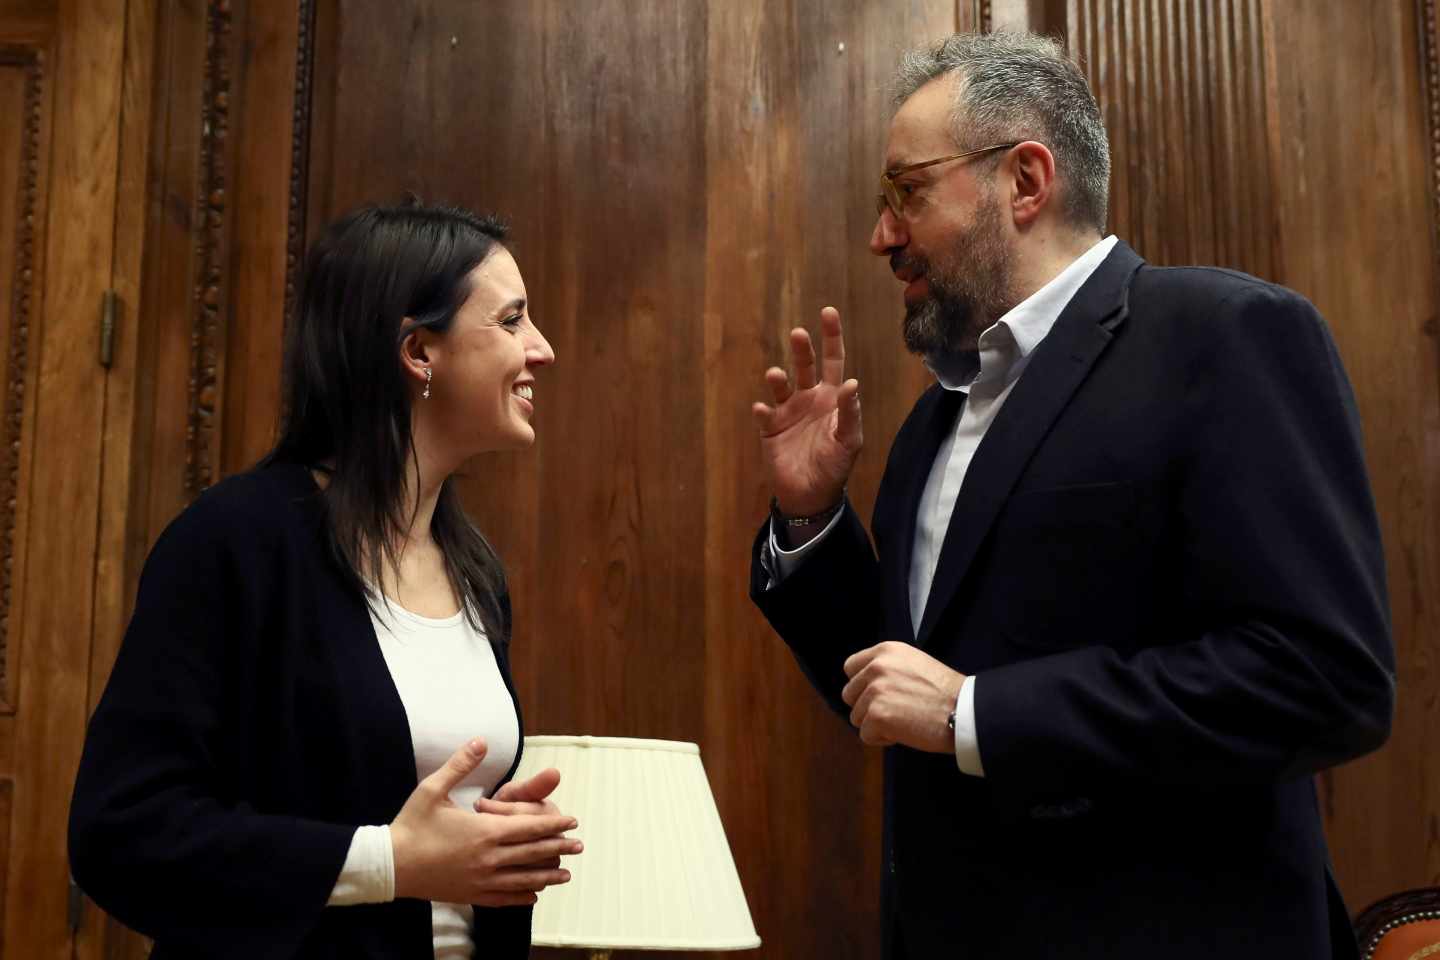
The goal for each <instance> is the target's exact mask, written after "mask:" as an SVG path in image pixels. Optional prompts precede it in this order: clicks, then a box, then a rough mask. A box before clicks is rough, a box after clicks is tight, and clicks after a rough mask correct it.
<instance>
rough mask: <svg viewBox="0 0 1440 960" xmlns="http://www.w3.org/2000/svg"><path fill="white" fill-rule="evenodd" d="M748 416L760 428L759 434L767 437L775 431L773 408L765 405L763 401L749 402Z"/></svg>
mask: <svg viewBox="0 0 1440 960" xmlns="http://www.w3.org/2000/svg"><path fill="white" fill-rule="evenodd" d="M750 416H751V417H753V418H754V419H755V426H756V427H757V428H759V430H760V436H762V437H768V436H770V435H772V434H773V433H774V432H775V408H774V407H767V406H766V405H765V404H763V403H759V402H756V403H752V404H750Z"/></svg>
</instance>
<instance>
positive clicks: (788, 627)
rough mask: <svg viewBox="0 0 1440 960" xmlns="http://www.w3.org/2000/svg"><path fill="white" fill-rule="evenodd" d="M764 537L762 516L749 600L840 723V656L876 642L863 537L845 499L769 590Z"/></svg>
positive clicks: (873, 567) (877, 608)
mask: <svg viewBox="0 0 1440 960" xmlns="http://www.w3.org/2000/svg"><path fill="white" fill-rule="evenodd" d="M769 536H770V522H769V521H768V520H767V521H766V522H765V523H764V524H762V525H761V527H760V531H759V533H757V534H756V537H755V544H754V547H753V548H752V550H751V558H750V599H751V600H753V601H754V602H755V605H756V606H758V607H759V608H760V612H761V613H763V614H764V615H765V618H766V619H767V620H769V621H770V625H771V626H772V627H774V629H775V632H776V633H778V634H779V635H780V636H781V638H782V639H783V640H784V641H785V643H786V645H788V646H789V647H790V650H791V652H793V653H794V654H795V659H796V660H798V661H799V663H800V668H801V669H802V670H803V671H804V673H805V676H806V677H807V678H809V680H810V683H811V684H812V685H813V686H814V687H815V689H816V690H818V691H819V693H820V695H821V696H822V697H823V698H824V699H825V702H826V703H827V704H828V705H829V706H830V708H831V709H832V710H834V711H835V712H836V713H838V714H840V716H842V717H845V718H846V720H847V722H848V719H849V716H850V708H849V707H847V706H846V705H845V701H843V700H841V699H840V691H841V690H843V689H844V688H845V683H846V677H845V671H844V669H843V667H844V664H845V661H846V660H847V659H848V658H849V657H850V655H851V654H853V653H857V652H859V651H860V650H864V649H866V648H867V647H870V646H873V645H874V644H875V643H877V642H879V639H880V629H881V622H882V620H881V605H880V569H879V564H878V563H877V562H876V560H875V553H874V551H873V550H872V549H871V547H870V539H869V537H867V536H866V535H865V528H864V527H863V526H862V525H861V523H860V520H859V518H858V517H857V516H856V515H855V509H854V507H853V506H851V505H850V504H849V503H848V502H847V503H846V505H845V510H844V511H843V513H842V514H841V517H840V520H839V521H838V522H837V523H836V525H835V528H834V529H833V530H831V531H830V533H829V534H827V535H826V537H825V539H824V541H823V542H821V543H819V544H816V545H815V547H814V548H813V549H811V550H809V551H808V552H807V553H806V555H805V562H804V563H802V564H800V565H799V566H798V567H797V568H796V569H795V570H794V571H792V572H791V573H790V574H789V575H788V576H786V577H785V579H784V580H782V581H781V582H779V583H778V584H776V585H775V586H773V587H771V586H770V585H769V584H770V579H771V578H770V573H769V571H767V570H766V569H765V565H764V551H765V550H766V549H767V547H768V540H769Z"/></svg>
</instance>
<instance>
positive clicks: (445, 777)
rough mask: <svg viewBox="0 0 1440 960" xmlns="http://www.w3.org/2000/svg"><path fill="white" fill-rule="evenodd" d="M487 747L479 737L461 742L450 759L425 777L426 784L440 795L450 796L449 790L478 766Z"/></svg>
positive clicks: (483, 757)
mask: <svg viewBox="0 0 1440 960" xmlns="http://www.w3.org/2000/svg"><path fill="white" fill-rule="evenodd" d="M488 749H489V748H488V747H487V746H486V745H485V741H484V739H482V738H481V737H476V738H475V739H473V740H471V741H469V742H467V743H463V744H461V745H460V748H459V749H458V750H456V751H455V752H454V753H452V754H450V759H448V760H446V761H445V762H444V763H443V764H441V765H440V769H439V770H436V771H435V772H434V773H432V774H430V776H428V777H426V778H425V783H426V785H427V786H428V787H430V788H431V789H433V790H435V791H437V792H438V793H439V794H440V796H441V797H448V796H450V791H452V790H454V789H455V788H456V787H458V786H459V785H460V781H461V780H464V779H465V778H466V777H468V776H469V775H470V773H471V771H473V770H474V769H475V768H476V767H478V766H480V761H482V760H484V759H485V753H486V751H487V750H488Z"/></svg>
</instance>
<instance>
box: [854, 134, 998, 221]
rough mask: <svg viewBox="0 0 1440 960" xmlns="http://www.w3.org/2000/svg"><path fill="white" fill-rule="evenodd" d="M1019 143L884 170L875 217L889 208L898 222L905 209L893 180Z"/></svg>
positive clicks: (897, 186) (881, 175)
mask: <svg viewBox="0 0 1440 960" xmlns="http://www.w3.org/2000/svg"><path fill="white" fill-rule="evenodd" d="M1019 144H1020V141H1018V140H1017V141H1015V142H1014V143H996V144H992V145H990V146H988V147H981V148H980V149H978V150H967V151H965V152H964V153H957V154H954V155H953V156H949V157H936V158H935V159H934V160H921V161H920V162H919V163H907V164H905V166H903V167H896V168H895V169H894V170H886V171H885V172H884V173H882V174H880V196H878V197H876V198H875V215H876V216H877V217H878V216H883V215H884V213H885V208H886V207H889V208H890V212H891V213H893V214H895V218H896V219H897V220H898V219H900V218H901V216H902V215H903V212H904V209H905V198H904V197H902V196H901V195H900V187H899V185H898V184H896V183H895V178H896V177H899V176H903V175H904V174H907V173H910V172H911V171H914V170H923V169H924V168H925V167H933V166H935V164H937V163H949V162H950V161H951V160H964V159H965V158H966V157H978V156H979V155H980V154H982V153H993V152H994V151H996V150H1009V149H1010V148H1011V147H1015V146H1018V145H1019Z"/></svg>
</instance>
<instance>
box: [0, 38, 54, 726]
mask: <svg viewBox="0 0 1440 960" xmlns="http://www.w3.org/2000/svg"><path fill="white" fill-rule="evenodd" d="M0 66H6V67H18V68H19V69H21V70H23V71H24V73H25V100H24V109H23V113H22V116H21V125H20V130H21V141H20V169H19V171H18V173H19V176H18V177H17V190H18V192H19V196H18V197H17V202H16V205H15V222H16V236H15V273H14V278H15V279H14V289H13V290H12V291H11V293H10V342H9V343H8V344H7V345H6V367H5V401H4V417H5V421H4V424H5V425H4V436H5V450H4V454H3V456H4V458H5V462H4V465H3V469H0V552H3V566H0V712H7V713H8V712H10V711H11V710H12V709H13V706H14V705H13V703H11V702H10V700H11V697H10V695H9V694H10V686H11V680H12V678H11V677H10V676H9V663H10V626H11V622H10V610H11V597H12V596H13V595H14V588H15V584H14V580H13V576H12V571H13V568H14V565H15V560H16V558H15V526H16V521H17V518H18V510H19V507H18V505H19V496H20V489H19V488H20V455H21V449H22V437H21V433H22V431H23V430H24V425H25V424H24V419H25V390H26V384H25V375H26V372H27V371H28V369H29V358H30V324H31V321H32V307H33V304H34V300H35V298H34V290H35V287H36V283H35V280H36V278H35V269H36V266H35V264H36V247H37V244H38V240H37V230H36V208H37V205H38V204H39V200H40V124H41V120H42V117H41V110H42V109H43V103H44V101H43V93H44V84H45V53H44V51H42V50H37V49H35V48H33V47H20V46H4V45H0Z"/></svg>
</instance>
